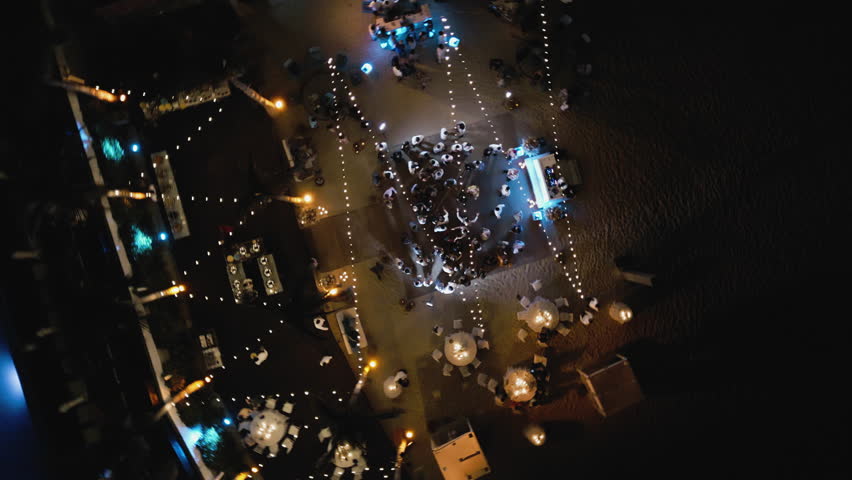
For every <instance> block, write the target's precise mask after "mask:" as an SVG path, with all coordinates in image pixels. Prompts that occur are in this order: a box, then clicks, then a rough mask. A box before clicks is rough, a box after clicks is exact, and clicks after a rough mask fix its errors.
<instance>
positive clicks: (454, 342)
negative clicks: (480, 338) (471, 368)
mask: <svg viewBox="0 0 852 480" xmlns="http://www.w3.org/2000/svg"><path fill="white" fill-rule="evenodd" d="M444 355H445V356H446V357H447V361H448V362H450V363H452V364H453V365H455V366H457V367H463V366H465V365H468V364H469V363H471V362H472V361H473V359H474V358H476V339H475V338H473V335H471V334H469V333H467V332H456V333H453V334H452V335H448V336H447V337H446V340H445V341H444Z"/></svg>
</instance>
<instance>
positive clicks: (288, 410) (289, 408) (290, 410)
mask: <svg viewBox="0 0 852 480" xmlns="http://www.w3.org/2000/svg"><path fill="white" fill-rule="evenodd" d="M281 411H282V412H284V413H286V414H288V415H289V414H291V413H293V404H292V403H290V402H285V403H284V406H283V407H281Z"/></svg>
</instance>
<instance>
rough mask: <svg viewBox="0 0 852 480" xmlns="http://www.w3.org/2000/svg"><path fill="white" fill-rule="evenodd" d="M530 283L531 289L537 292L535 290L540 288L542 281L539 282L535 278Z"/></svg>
mask: <svg viewBox="0 0 852 480" xmlns="http://www.w3.org/2000/svg"><path fill="white" fill-rule="evenodd" d="M530 285H531V286H532V288H533V290H535V291H536V292H537V291H539V290H541V286H542V283H541V280H536V281H534V282H532V283H530Z"/></svg>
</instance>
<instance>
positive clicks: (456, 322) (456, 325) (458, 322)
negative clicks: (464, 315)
mask: <svg viewBox="0 0 852 480" xmlns="http://www.w3.org/2000/svg"><path fill="white" fill-rule="evenodd" d="M462 326H463V325H462V319H461V318H457V319H455V320H453V328H455V329H456V330H460V329H461V328H462Z"/></svg>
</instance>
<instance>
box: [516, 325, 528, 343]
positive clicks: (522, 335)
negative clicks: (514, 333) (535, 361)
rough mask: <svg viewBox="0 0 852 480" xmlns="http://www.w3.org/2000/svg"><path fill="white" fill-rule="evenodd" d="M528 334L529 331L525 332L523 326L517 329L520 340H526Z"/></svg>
mask: <svg viewBox="0 0 852 480" xmlns="http://www.w3.org/2000/svg"><path fill="white" fill-rule="evenodd" d="M528 336H529V333H527V331H526V330H524V329H523V328H521V329H519V330H518V340H520V341H522V342H526V341H527V337H528Z"/></svg>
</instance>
